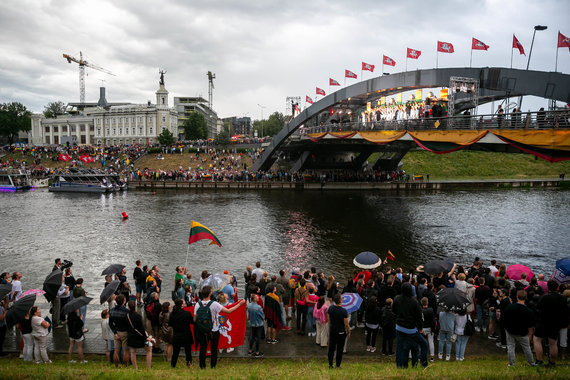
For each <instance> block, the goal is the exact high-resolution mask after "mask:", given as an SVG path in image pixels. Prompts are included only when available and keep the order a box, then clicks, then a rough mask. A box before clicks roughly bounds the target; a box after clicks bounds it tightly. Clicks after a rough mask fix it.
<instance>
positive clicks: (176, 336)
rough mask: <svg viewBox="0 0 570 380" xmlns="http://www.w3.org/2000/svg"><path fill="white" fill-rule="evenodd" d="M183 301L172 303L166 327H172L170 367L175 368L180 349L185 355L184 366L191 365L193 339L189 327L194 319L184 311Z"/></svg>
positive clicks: (178, 300)
mask: <svg viewBox="0 0 570 380" xmlns="http://www.w3.org/2000/svg"><path fill="white" fill-rule="evenodd" d="M184 305H185V303H184V300H182V299H177V300H176V301H174V308H173V309H172V313H170V318H169V320H168V325H169V326H170V327H172V358H171V360H170V366H171V367H172V368H175V367H176V363H177V362H178V356H179V355H180V348H182V347H184V353H185V355H186V365H187V366H188V367H189V366H191V365H192V343H194V337H193V335H192V330H191V329H190V325H191V324H194V319H193V318H192V314H190V312H189V311H186V310H184Z"/></svg>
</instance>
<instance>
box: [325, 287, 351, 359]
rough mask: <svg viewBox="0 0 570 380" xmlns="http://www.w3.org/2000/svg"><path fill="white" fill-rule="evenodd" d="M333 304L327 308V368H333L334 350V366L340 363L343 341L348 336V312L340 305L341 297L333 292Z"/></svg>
mask: <svg viewBox="0 0 570 380" xmlns="http://www.w3.org/2000/svg"><path fill="white" fill-rule="evenodd" d="M333 301H334V305H331V306H330V307H329V310H328V317H327V323H328V324H329V352H328V359H329V368H333V358H334V355H335V351H336V368H340V364H341V363H342V351H343V349H344V342H345V341H346V339H347V338H350V326H349V325H348V312H347V311H346V309H345V308H343V307H342V297H341V295H340V294H335V295H334V297H333Z"/></svg>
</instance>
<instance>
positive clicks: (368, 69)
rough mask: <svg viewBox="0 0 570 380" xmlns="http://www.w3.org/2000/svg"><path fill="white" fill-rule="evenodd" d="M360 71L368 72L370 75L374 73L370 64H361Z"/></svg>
mask: <svg viewBox="0 0 570 380" xmlns="http://www.w3.org/2000/svg"><path fill="white" fill-rule="evenodd" d="M362 70H367V71H370V72H371V73H373V72H374V65H371V64H370V63H366V62H362Z"/></svg>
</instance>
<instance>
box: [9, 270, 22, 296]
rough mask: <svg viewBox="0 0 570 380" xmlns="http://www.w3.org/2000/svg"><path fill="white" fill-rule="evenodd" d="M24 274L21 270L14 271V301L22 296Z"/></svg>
mask: <svg viewBox="0 0 570 380" xmlns="http://www.w3.org/2000/svg"><path fill="white" fill-rule="evenodd" d="M21 279H22V274H21V273H20V272H14V273H12V298H11V299H12V301H17V300H19V299H20V297H21V296H22V282H21V281H20V280H21Z"/></svg>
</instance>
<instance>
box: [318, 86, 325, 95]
mask: <svg viewBox="0 0 570 380" xmlns="http://www.w3.org/2000/svg"><path fill="white" fill-rule="evenodd" d="M317 95H322V96H325V95H326V94H325V90H323V89H322V88H318V87H317Z"/></svg>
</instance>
